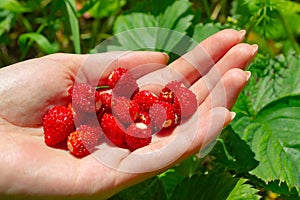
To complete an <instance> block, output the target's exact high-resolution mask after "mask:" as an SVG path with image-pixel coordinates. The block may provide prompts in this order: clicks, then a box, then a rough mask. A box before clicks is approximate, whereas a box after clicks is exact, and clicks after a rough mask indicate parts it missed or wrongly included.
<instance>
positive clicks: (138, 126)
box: [126, 123, 152, 151]
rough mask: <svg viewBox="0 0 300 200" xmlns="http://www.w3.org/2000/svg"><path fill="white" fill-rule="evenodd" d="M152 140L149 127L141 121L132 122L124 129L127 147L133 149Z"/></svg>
mask: <svg viewBox="0 0 300 200" xmlns="http://www.w3.org/2000/svg"><path fill="white" fill-rule="evenodd" d="M151 140H152V134H151V129H150V128H149V127H148V126H147V125H146V124H143V123H132V124H131V125H130V126H129V127H128V128H127V131H126V143H127V145H128V149H129V150H131V151H134V150H136V149H138V148H141V147H144V146H146V145H148V144H150V142H151Z"/></svg>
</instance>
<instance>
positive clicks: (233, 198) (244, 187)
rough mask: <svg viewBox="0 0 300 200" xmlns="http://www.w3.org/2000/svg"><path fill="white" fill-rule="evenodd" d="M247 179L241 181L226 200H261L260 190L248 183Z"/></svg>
mask: <svg viewBox="0 0 300 200" xmlns="http://www.w3.org/2000/svg"><path fill="white" fill-rule="evenodd" d="M246 181H247V179H240V180H239V181H238V182H237V184H236V185H235V187H234V188H233V190H232V191H231V192H230V194H229V196H228V197H227V199H226V200H259V199H260V196H259V195H257V194H256V193H257V192H258V190H256V189H254V188H252V186H251V185H249V184H247V183H246Z"/></svg>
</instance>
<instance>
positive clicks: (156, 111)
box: [149, 101, 175, 130]
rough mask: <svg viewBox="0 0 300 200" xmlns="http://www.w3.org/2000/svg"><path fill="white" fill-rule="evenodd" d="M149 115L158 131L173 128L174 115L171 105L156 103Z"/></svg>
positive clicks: (162, 102) (161, 102)
mask: <svg viewBox="0 0 300 200" xmlns="http://www.w3.org/2000/svg"><path fill="white" fill-rule="evenodd" d="M149 115H150V117H151V120H152V122H153V124H154V125H155V126H156V127H157V128H158V129H159V130H160V129H162V128H169V127H172V126H174V123H175V114H174V108H173V105H172V104H170V103H168V102H164V101H157V102H155V103H154V104H153V105H152V107H151V108H150V111H149Z"/></svg>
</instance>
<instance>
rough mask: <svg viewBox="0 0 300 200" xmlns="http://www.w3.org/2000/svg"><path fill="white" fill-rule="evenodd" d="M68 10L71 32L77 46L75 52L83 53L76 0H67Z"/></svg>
mask: <svg viewBox="0 0 300 200" xmlns="http://www.w3.org/2000/svg"><path fill="white" fill-rule="evenodd" d="M65 3H66V7H67V12H68V16H69V23H70V27H71V32H72V36H73V44H74V48H75V53H77V54H80V53H81V47H80V32H79V24H78V18H77V12H76V5H75V0H65Z"/></svg>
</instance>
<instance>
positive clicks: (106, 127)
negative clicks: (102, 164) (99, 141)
mask: <svg viewBox="0 0 300 200" xmlns="http://www.w3.org/2000/svg"><path fill="white" fill-rule="evenodd" d="M100 124H101V127H102V130H103V133H104V134H105V136H106V137H107V138H108V139H109V140H110V142H112V143H113V144H114V145H116V146H118V147H121V148H126V147H127V146H126V141H125V132H124V131H125V128H124V127H123V125H122V124H121V123H119V122H118V121H117V120H116V119H115V117H114V116H113V115H112V114H109V113H104V114H103V116H102V118H101V122H100Z"/></svg>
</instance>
